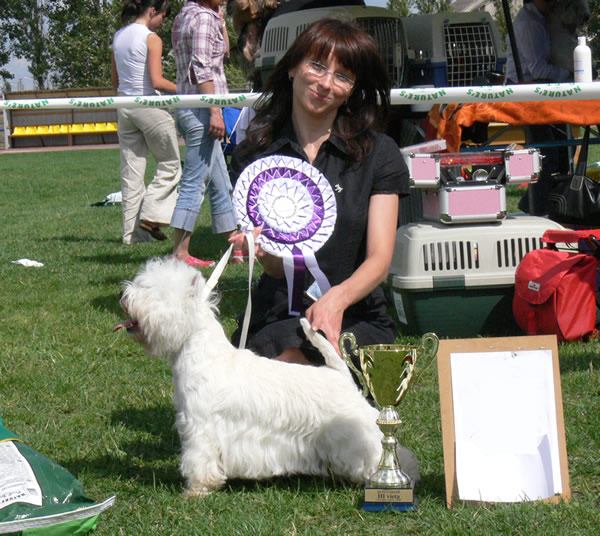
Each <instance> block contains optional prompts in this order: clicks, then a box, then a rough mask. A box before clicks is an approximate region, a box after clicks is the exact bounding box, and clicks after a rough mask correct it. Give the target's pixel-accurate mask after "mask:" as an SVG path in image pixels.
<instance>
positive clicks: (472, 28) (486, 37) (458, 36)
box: [444, 23, 496, 87]
mask: <svg viewBox="0 0 600 536" xmlns="http://www.w3.org/2000/svg"><path fill="white" fill-rule="evenodd" d="M444 43H445V46H446V64H447V69H448V85H449V86H450V87H457V86H472V85H481V83H482V82H479V84H477V83H475V84H474V83H473V82H474V80H475V79H477V78H480V77H484V78H485V79H487V73H488V72H489V71H492V70H495V69H496V51H495V49H494V42H493V41H492V32H491V29H490V26H489V24H487V23H478V24H446V25H445V26H444Z"/></svg>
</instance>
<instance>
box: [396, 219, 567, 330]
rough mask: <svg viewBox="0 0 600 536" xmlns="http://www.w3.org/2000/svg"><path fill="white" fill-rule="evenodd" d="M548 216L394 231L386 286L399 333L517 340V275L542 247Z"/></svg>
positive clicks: (417, 225)
mask: <svg viewBox="0 0 600 536" xmlns="http://www.w3.org/2000/svg"><path fill="white" fill-rule="evenodd" d="M562 228H563V227H562V226H561V225H559V224H558V223H555V222H553V221H550V220H548V219H546V218H539V217H536V216H528V215H521V214H517V215H512V214H510V215H508V216H507V217H506V218H505V219H504V220H502V221H499V222H496V223H488V224H463V225H454V226H452V227H448V226H447V225H444V224H443V223H440V222H418V223H410V224H408V225H404V226H402V227H400V228H399V229H398V233H397V235H396V246H395V250H394V257H393V260H392V266H391V268H390V274H389V276H388V283H389V288H390V290H391V294H392V296H391V297H392V300H393V303H394V306H395V310H396V314H397V317H398V320H399V322H400V328H401V331H402V332H403V333H405V334H409V335H423V334H424V333H427V332H430V331H431V332H434V333H436V334H437V335H438V336H440V337H459V338H460V337H474V336H477V335H480V334H485V335H518V334H520V333H521V330H520V329H519V328H518V326H517V325H516V323H515V321H514V318H513V314H512V301H513V294H514V283H515V270H516V268H517V266H518V264H519V262H520V261H521V259H522V258H523V257H524V255H525V254H526V253H528V252H529V251H532V250H534V249H539V248H541V247H542V246H543V244H542V243H541V237H542V235H543V234H544V232H545V231H546V230H547V229H562Z"/></svg>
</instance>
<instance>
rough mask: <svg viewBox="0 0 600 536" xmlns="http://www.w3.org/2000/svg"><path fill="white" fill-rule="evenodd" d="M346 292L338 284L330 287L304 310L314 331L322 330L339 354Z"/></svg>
mask: <svg viewBox="0 0 600 536" xmlns="http://www.w3.org/2000/svg"><path fill="white" fill-rule="evenodd" d="M347 307H348V304H347V302H346V293H345V292H344V290H343V289H342V288H341V287H340V286H335V287H331V288H330V289H329V290H328V291H327V292H326V293H325V294H323V296H321V297H320V298H319V299H318V300H317V301H316V302H315V303H313V304H312V305H311V306H310V307H309V308H308V309H307V310H306V318H307V320H308V321H309V322H310V325H311V327H312V329H313V330H314V331H322V332H323V333H324V334H325V337H326V338H327V340H328V341H329V342H330V343H331V344H332V345H333V347H334V348H335V351H336V352H337V353H338V354H339V355H340V356H341V355H342V354H341V352H340V346H339V340H340V335H341V334H342V318H343V317H344V311H345V310H346V309H347Z"/></svg>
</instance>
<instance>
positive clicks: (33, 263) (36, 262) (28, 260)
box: [12, 259, 44, 268]
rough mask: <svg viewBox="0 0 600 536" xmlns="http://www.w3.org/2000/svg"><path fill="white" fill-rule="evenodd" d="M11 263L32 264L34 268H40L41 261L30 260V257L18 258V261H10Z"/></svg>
mask: <svg viewBox="0 0 600 536" xmlns="http://www.w3.org/2000/svg"><path fill="white" fill-rule="evenodd" d="M12 263H13V264H20V265H22V266H33V267H34V268H41V267H42V266H44V265H43V263H41V262H38V261H32V260H31V259H19V260H18V261H12Z"/></svg>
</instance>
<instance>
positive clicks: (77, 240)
mask: <svg viewBox="0 0 600 536" xmlns="http://www.w3.org/2000/svg"><path fill="white" fill-rule="evenodd" d="M49 240H54V241H57V242H67V243H73V244H81V243H82V242H102V243H103V244H121V239H120V238H119V237H115V238H102V237H98V236H91V235H90V236H85V235H77V236H75V235H66V236H55V237H51V238H49Z"/></svg>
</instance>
